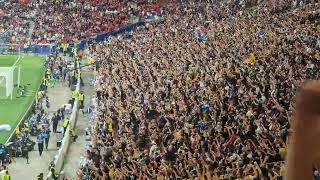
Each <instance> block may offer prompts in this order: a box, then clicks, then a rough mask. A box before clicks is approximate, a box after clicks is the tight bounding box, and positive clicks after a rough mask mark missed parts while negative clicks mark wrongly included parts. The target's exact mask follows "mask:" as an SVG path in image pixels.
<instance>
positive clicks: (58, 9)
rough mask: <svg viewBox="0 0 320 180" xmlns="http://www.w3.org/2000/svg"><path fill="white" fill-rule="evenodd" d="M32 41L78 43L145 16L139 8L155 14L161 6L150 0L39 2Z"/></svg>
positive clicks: (41, 42) (40, 42)
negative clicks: (135, 4) (130, 0)
mask: <svg viewBox="0 0 320 180" xmlns="http://www.w3.org/2000/svg"><path fill="white" fill-rule="evenodd" d="M37 7H38V13H37V16H36V27H35V29H34V33H33V35H32V40H33V43H38V44H47V43H53V42H57V41H60V40H61V39H63V40H65V41H67V42H77V41H79V40H81V39H84V38H87V37H92V36H94V35H97V34H101V33H103V32H110V31H112V30H115V29H118V28H120V27H123V26H124V25H126V24H128V23H129V20H130V17H131V16H140V15H143V14H141V12H140V11H139V10H137V9H141V8H142V9H143V10H144V13H146V12H145V11H150V13H156V11H159V10H160V7H159V5H154V4H151V5H149V3H148V2H147V1H144V2H141V3H139V5H138V7H137V8H132V7H131V6H130V5H129V3H127V2H126V1H111V0H110V1H84V0H72V1H40V2H39V3H38V4H37Z"/></svg>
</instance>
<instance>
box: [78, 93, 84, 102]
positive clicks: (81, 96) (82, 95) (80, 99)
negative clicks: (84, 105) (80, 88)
mask: <svg viewBox="0 0 320 180" xmlns="http://www.w3.org/2000/svg"><path fill="white" fill-rule="evenodd" d="M83 100H84V94H82V93H80V94H79V101H83Z"/></svg>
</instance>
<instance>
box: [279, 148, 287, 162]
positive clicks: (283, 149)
mask: <svg viewBox="0 0 320 180" xmlns="http://www.w3.org/2000/svg"><path fill="white" fill-rule="evenodd" d="M279 155H280V157H281V158H282V159H284V158H285V157H286V155H287V150H286V148H279Z"/></svg>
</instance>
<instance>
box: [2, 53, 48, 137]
mask: <svg viewBox="0 0 320 180" xmlns="http://www.w3.org/2000/svg"><path fill="white" fill-rule="evenodd" d="M17 58H18V56H0V66H12V65H13V64H14V62H15V61H16V60H17ZM19 64H20V67H21V85H26V86H27V88H26V94H27V96H26V97H20V98H19V97H16V88H15V90H14V96H13V99H12V100H10V99H6V100H4V99H0V124H9V125H11V126H12V129H11V132H4V131H2V132H0V143H5V142H6V141H7V139H8V138H9V136H10V134H11V133H12V131H14V130H15V128H16V126H17V124H18V123H19V121H20V120H21V118H22V117H23V115H24V114H25V112H26V111H27V109H28V108H29V106H30V104H31V103H32V101H33V99H34V97H35V93H36V90H37V89H38V88H39V85H40V83H41V80H42V77H43V73H44V66H43V65H44V58H43V57H37V56H22V58H21V60H20V62H19Z"/></svg>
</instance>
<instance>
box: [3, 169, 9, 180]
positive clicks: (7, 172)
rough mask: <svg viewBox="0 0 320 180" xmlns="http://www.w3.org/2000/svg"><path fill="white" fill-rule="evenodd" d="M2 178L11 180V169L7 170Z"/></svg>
mask: <svg viewBox="0 0 320 180" xmlns="http://www.w3.org/2000/svg"><path fill="white" fill-rule="evenodd" d="M1 180H11V176H10V175H9V171H8V170H6V172H5V174H4V175H3V176H2V178H1Z"/></svg>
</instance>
